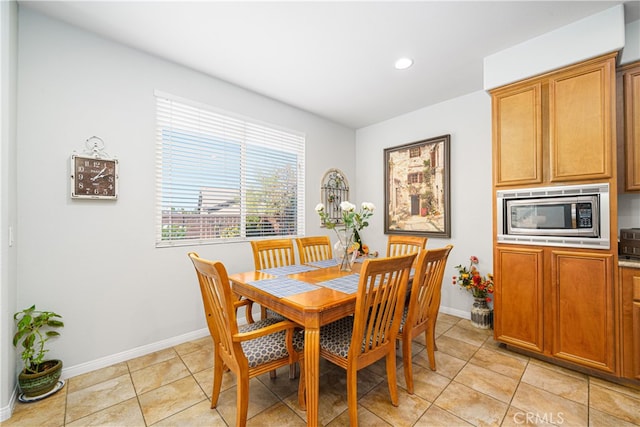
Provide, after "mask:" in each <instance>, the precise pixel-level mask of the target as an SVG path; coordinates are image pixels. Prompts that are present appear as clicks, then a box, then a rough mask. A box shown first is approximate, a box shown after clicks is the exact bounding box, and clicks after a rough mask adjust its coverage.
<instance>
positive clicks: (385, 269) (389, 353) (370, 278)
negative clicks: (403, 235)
mask: <svg viewBox="0 0 640 427" xmlns="http://www.w3.org/2000/svg"><path fill="white" fill-rule="evenodd" d="M415 257H416V255H415V254H410V255H403V256H399V257H392V258H380V259H367V260H365V261H364V263H363V265H362V267H361V269H360V279H359V282H358V293H357V296H356V306H355V313H354V315H353V316H347V317H344V318H342V319H340V320H337V321H335V322H333V323H329V324H328V325H326V326H323V327H322V328H321V329H320V356H322V357H324V358H325V359H327V360H328V361H330V362H332V363H334V364H336V365H338V366H340V367H342V368H344V369H346V370H347V402H348V406H349V421H350V425H352V426H357V425H358V402H357V396H358V392H357V383H358V370H360V369H362V368H365V367H367V366H369V365H371V364H372V363H374V362H376V361H378V360H380V359H381V358H383V357H386V366H387V381H388V383H389V394H390V395H391V403H392V404H393V405H394V406H398V385H397V384H396V345H395V344H396V334H397V333H398V329H399V328H400V320H401V317H402V310H403V308H404V301H405V296H406V290H407V282H408V280H409V274H410V271H411V265H412V264H413V260H414V259H415Z"/></svg>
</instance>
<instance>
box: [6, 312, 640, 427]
mask: <svg viewBox="0 0 640 427" xmlns="http://www.w3.org/2000/svg"><path fill="white" fill-rule="evenodd" d="M436 342H437V346H438V351H436V363H437V371H436V372H433V371H431V370H430V369H429V368H428V360H427V357H426V350H425V348H424V338H421V339H418V340H416V342H414V345H413V351H414V359H413V361H414V365H415V366H414V382H415V394H414V395H409V394H408V393H407V392H406V390H405V389H404V387H405V381H404V374H403V370H402V364H401V362H402V359H401V357H399V358H398V382H399V385H400V387H401V388H400V393H399V406H398V407H394V406H392V405H391V403H390V401H389V394H388V388H387V383H386V380H385V367H384V362H381V363H377V364H375V365H373V366H371V367H369V368H366V369H364V370H362V371H360V373H359V375H358V395H359V399H358V404H359V408H358V419H359V422H360V424H361V425H365V426H471V425H475V426H491V425H495V426H498V425H502V426H522V425H534V424H538V425H545V426H549V425H558V426H607V427H609V426H640V390H637V389H633V388H628V387H623V386H620V385H617V384H614V383H611V382H607V381H604V380H601V379H598V378H594V377H591V376H588V375H584V374H581V373H577V372H574V371H571V370H567V369H563V368H559V367H557V366H555V365H551V364H548V363H545V362H541V361H538V360H536V359H531V358H528V357H524V356H522V355H519V354H516V353H513V352H510V351H508V350H505V349H503V348H501V347H500V346H499V345H498V343H496V342H495V341H494V340H493V338H492V333H491V331H483V330H479V329H476V328H474V327H473V326H471V324H470V322H469V321H468V320H465V319H460V318H457V317H453V316H449V315H445V314H441V315H440V317H439V319H438V323H437V341H436ZM212 364H213V355H212V344H211V340H210V339H209V338H203V339H200V340H197V341H192V342H188V343H185V344H181V345H178V346H176V347H173V348H169V349H166V350H162V351H159V352H157V353H153V354H150V355H147V356H144V357H140V358H137V359H133V360H129V361H127V362H123V363H119V364H117V365H114V366H110V367H108V368H105V369H101V370H98V371H94V372H90V373H87V374H84V375H80V376H77V377H73V378H69V379H68V381H67V383H66V385H65V387H64V388H63V389H62V390H61V391H59V392H58V393H56V394H55V395H53V396H51V397H49V398H47V399H45V400H42V401H40V402H36V403H30V404H21V403H18V404H16V408H15V411H14V413H13V416H12V417H11V418H10V419H9V420H6V421H5V422H2V423H0V425H1V426H3V427H4V426H7V427H8V426H98V425H99V426H151V425H153V426H225V425H235V399H236V387H235V378H234V376H233V375H232V374H231V373H226V374H225V378H224V381H223V384H222V390H223V391H222V393H221V395H220V400H219V403H218V407H217V408H216V409H210V395H211V388H212V381H213V379H212V375H213V368H212ZM321 375H322V376H321V383H320V411H319V412H320V423H321V424H322V425H329V426H346V425H349V417H348V413H347V403H346V375H345V371H344V370H342V369H341V368H338V367H336V366H334V365H331V364H329V363H327V362H324V361H323V362H322V365H321ZM297 387H298V381H297V380H293V381H292V380H289V376H288V368H283V369H281V370H279V371H278V376H277V378H276V379H274V380H272V379H270V378H269V374H265V375H263V376H261V377H259V378H254V379H252V380H251V383H250V391H249V396H250V403H249V414H248V417H249V420H248V423H247V424H248V425H249V426H303V425H305V422H306V418H305V413H304V412H303V411H300V410H299V408H298V404H297V398H296V390H297Z"/></svg>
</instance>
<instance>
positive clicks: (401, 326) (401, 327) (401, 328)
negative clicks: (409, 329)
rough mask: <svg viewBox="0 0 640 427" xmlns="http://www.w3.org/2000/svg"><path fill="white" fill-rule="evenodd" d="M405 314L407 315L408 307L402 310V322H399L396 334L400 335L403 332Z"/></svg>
mask: <svg viewBox="0 0 640 427" xmlns="http://www.w3.org/2000/svg"><path fill="white" fill-rule="evenodd" d="M407 314H409V306H406V305H405V306H404V310H403V311H402V320H401V321H400V331H399V332H398V333H400V334H401V333H402V331H404V324H405V323H406V321H407Z"/></svg>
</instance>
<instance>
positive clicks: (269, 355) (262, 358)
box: [239, 318, 304, 368]
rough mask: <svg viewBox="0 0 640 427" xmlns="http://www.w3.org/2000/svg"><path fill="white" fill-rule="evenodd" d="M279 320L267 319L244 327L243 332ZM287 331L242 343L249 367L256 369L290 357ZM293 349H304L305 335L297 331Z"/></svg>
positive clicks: (294, 336) (294, 335) (241, 328)
mask: <svg viewBox="0 0 640 427" xmlns="http://www.w3.org/2000/svg"><path fill="white" fill-rule="evenodd" d="M279 321H280V320H279V319H273V318H267V319H264V320H259V321H257V322H254V323H249V324H247V325H242V327H240V328H239V329H240V331H241V332H250V331H254V330H256V329H260V328H264V327H265V326H269V325H273V324H275V323H278V322H279ZM286 333H287V332H286V331H280V332H276V333H275V334H269V335H265V336H263V337H260V338H256V339H253V340H250V341H244V342H242V343H240V344H241V345H242V350H243V351H244V354H245V356H246V358H247V361H248V362H249V367H250V368H254V367H256V366H258V365H262V364H263V363H267V362H272V361H274V360H278V359H282V358H286V357H289V352H288V351H287V345H286ZM293 348H294V349H295V351H302V350H303V349H304V333H303V332H302V331H299V330H296V331H295V333H294V334H293Z"/></svg>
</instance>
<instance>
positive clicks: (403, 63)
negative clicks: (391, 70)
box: [395, 58, 413, 70]
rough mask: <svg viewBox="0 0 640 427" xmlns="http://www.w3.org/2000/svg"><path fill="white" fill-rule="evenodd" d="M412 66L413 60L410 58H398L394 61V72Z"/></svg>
mask: <svg viewBox="0 0 640 427" xmlns="http://www.w3.org/2000/svg"><path fill="white" fill-rule="evenodd" d="M412 65H413V59H411V58H400V59H398V60H397V61H396V64H395V67H396V70H406V69H407V68H409V67H411V66H412Z"/></svg>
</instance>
